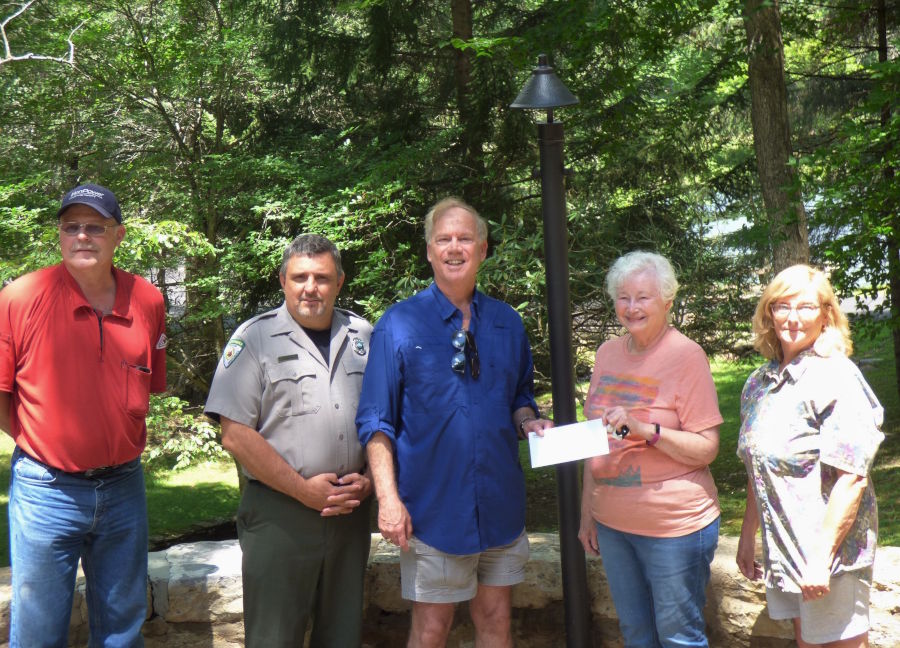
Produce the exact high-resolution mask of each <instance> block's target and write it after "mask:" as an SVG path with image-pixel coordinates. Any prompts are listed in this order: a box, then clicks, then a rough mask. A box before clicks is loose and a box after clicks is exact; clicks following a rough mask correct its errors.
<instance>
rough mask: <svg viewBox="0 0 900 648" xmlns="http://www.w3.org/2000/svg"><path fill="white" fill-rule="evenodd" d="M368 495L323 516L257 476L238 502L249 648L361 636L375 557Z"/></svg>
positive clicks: (349, 643) (319, 645)
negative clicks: (350, 508) (351, 507)
mask: <svg viewBox="0 0 900 648" xmlns="http://www.w3.org/2000/svg"><path fill="white" fill-rule="evenodd" d="M371 501H372V498H371V497H369V498H367V499H366V500H365V501H363V502H362V504H360V506H359V508H358V509H356V510H355V511H354V512H353V513H350V514H348V515H339V516H335V517H322V516H321V515H319V512H318V511H314V510H313V509H311V508H308V507H306V506H304V505H303V504H301V503H300V502H298V501H296V500H294V499H292V498H290V497H288V496H286V495H283V494H282V493H279V492H277V491H274V490H272V489H270V488H269V487H267V486H265V485H264V484H262V483H260V482H258V481H254V480H251V481H250V482H248V483H247V486H246V487H245V488H244V493H243V496H242V497H241V503H240V506H239V507H238V516H237V529H238V539H239V540H240V543H241V551H242V553H243V558H242V563H241V566H242V572H243V574H242V578H243V586H244V632H245V645H246V646H247V648H281V647H284V648H300V647H302V646H303V639H304V635H305V634H306V627H307V625H308V623H309V622H310V621H311V622H312V635H311V637H310V643H309V645H310V646H311V647H312V648H353V647H357V646H360V645H361V643H362V606H363V579H364V577H365V571H366V562H367V560H368V557H369V545H370V541H369V539H370V534H369V509H370V506H371Z"/></svg>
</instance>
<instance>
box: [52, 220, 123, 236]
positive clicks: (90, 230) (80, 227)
mask: <svg viewBox="0 0 900 648" xmlns="http://www.w3.org/2000/svg"><path fill="white" fill-rule="evenodd" d="M118 226H119V225H118V223H117V224H115V225H98V224H96V223H75V222H68V221H67V222H64V223H60V224H59V231H60V232H62V233H63V234H65V235H66V236H78V235H79V234H80V233H81V232H84V233H85V234H87V235H88V236H94V237H96V236H103V235H104V234H106V230H109V229H113V228H115V227H118Z"/></svg>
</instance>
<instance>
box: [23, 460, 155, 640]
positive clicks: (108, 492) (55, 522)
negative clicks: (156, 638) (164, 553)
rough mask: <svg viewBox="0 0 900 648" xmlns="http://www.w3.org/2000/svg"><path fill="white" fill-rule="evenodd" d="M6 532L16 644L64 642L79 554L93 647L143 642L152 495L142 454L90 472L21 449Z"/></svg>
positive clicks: (70, 613)
mask: <svg viewBox="0 0 900 648" xmlns="http://www.w3.org/2000/svg"><path fill="white" fill-rule="evenodd" d="M9 535H10V561H11V565H12V591H13V597H12V604H11V606H10V641H9V645H10V648H18V647H21V648H38V647H41V646H47V647H51V646H53V647H64V646H66V645H68V641H67V637H68V633H69V620H70V618H71V615H72V599H73V596H74V590H75V577H76V571H77V569H78V559H79V558H81V564H82V569H83V570H84V575H85V582H86V590H85V596H86V598H87V606H88V622H89V626H90V644H89V645H90V646H91V648H95V647H100V646H102V647H103V648H125V647H129V648H130V647H133V646H143V645H144V641H143V637H142V636H141V626H142V625H143V623H144V619H145V617H146V615H147V501H146V498H145V495H144V473H143V470H142V468H141V462H140V459H135V460H134V461H131V462H129V463H127V464H124V465H123V466H121V467H120V468H118V469H116V470H115V471H113V472H112V473H110V474H108V475H104V476H102V477H96V478H85V477H79V476H75V475H71V474H68V473H65V472H63V471H61V470H57V469H55V468H50V467H48V466H45V465H43V464H41V463H39V462H37V461H35V460H34V459H32V458H31V457H29V456H28V455H26V454H25V453H23V452H22V451H21V450H19V449H18V448H16V450H15V452H14V453H13V458H12V470H11V478H10V488H9Z"/></svg>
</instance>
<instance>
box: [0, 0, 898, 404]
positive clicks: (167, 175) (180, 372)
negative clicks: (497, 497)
mask: <svg viewBox="0 0 900 648" xmlns="http://www.w3.org/2000/svg"><path fill="white" fill-rule="evenodd" d="M457 6H458V8H462V9H468V10H469V11H470V16H469V17H470V18H471V25H472V37H471V38H467V37H463V36H461V35H460V33H458V32H459V30H457V31H454V29H455V27H460V26H459V25H456V26H454V24H453V21H452V15H451V12H449V11H448V8H447V6H446V5H445V4H443V3H439V2H431V1H428V2H419V3H413V4H410V3H404V2H400V1H399V0H379V1H377V2H374V1H369V0H351V1H349V2H340V3H334V2H326V1H324V0H286V1H285V2H279V3H271V2H269V1H268V0H231V1H226V2H218V3H208V2H205V1H201V0H183V1H181V2H177V3H158V2H152V1H149V0H133V1H128V2H107V1H105V0H92V1H91V2H87V3H81V2H79V3H76V2H72V1H71V0H65V1H61V2H58V3H52V7H51V5H50V4H47V3H38V4H37V5H35V6H34V7H33V8H32V9H31V10H29V11H28V12H26V14H24V15H23V16H21V17H20V18H19V19H17V20H16V21H14V22H13V23H11V24H10V29H9V32H10V35H11V38H12V39H13V44H14V45H16V46H17V47H19V49H20V51H21V50H23V49H26V45H28V47H27V49H42V50H45V51H59V50H60V48H64V47H65V46H66V45H65V37H66V35H68V33H69V32H70V31H71V30H72V28H73V27H75V26H76V25H78V24H79V23H81V21H84V24H83V25H82V27H81V28H80V29H79V30H78V31H77V32H76V34H75V37H74V42H75V46H76V50H75V51H76V65H75V66H74V68H70V67H68V66H63V65H60V64H54V63H49V62H31V63H27V64H20V63H16V64H13V65H10V64H7V65H3V66H0V93H2V97H0V99H2V101H3V105H4V112H3V114H2V118H0V130H2V133H3V137H2V138H0V245H2V247H3V250H4V254H3V255H2V256H0V281H5V280H8V279H10V278H12V277H14V276H17V275H18V274H21V273H22V272H24V271H26V270H28V269H32V268H35V267H39V266H40V265H45V264H46V263H49V262H52V261H53V260H55V259H56V258H57V256H56V251H55V249H54V248H55V234H54V233H53V230H52V228H49V227H46V224H48V223H49V222H51V221H52V214H53V213H54V208H55V207H54V205H55V201H56V200H57V199H58V196H60V195H61V194H62V193H63V191H64V190H65V189H66V188H68V187H69V186H71V185H72V184H73V183H74V182H77V181H87V180H92V181H98V182H101V183H104V184H107V185H108V186H110V187H112V188H113V189H114V190H116V192H117V194H118V195H119V197H120V198H121V200H122V204H123V208H124V210H125V214H126V219H127V220H126V223H127V224H128V227H129V234H128V237H127V238H126V242H125V244H124V245H123V247H122V249H121V251H120V253H119V257H118V261H117V262H118V263H120V264H122V265H123V266H124V267H126V268H128V269H130V270H132V271H135V272H140V273H141V274H144V275H146V276H148V277H151V278H152V279H153V280H154V281H155V282H156V283H157V285H159V286H160V288H161V289H163V291H164V293H165V296H166V298H167V300H168V304H169V317H170V319H169V332H170V338H171V342H170V349H169V355H170V360H171V367H170V376H171V380H170V383H171V385H172V388H173V391H174V392H175V393H176V394H177V395H178V396H180V397H182V398H185V399H186V400H188V401H189V402H191V403H197V402H200V401H202V400H203V399H204V398H205V394H206V390H207V388H208V383H209V380H210V377H211V375H212V372H213V368H214V365H215V361H216V358H217V357H218V355H219V353H220V351H221V347H222V345H223V344H224V342H225V340H226V339H227V337H228V334H229V333H230V332H231V330H233V329H234V328H235V327H236V326H237V325H238V323H240V322H241V321H242V320H244V319H246V318H248V317H250V316H252V315H254V314H256V313H259V312H261V311H263V310H265V309H268V308H271V307H273V306H275V305H276V304H278V303H279V301H280V299H281V296H280V293H279V290H278V281H277V276H276V269H277V267H278V265H279V262H280V256H281V251H282V249H283V247H284V246H285V244H286V243H287V242H288V241H290V240H291V239H292V238H293V237H294V236H296V235H297V234H299V233H301V232H317V233H320V234H324V235H325V236H328V237H329V238H331V239H332V240H334V241H335V242H336V243H337V244H338V245H339V246H340V247H341V249H342V251H343V255H344V260H345V268H346V270H347V276H348V281H347V283H346V285H345V287H344V290H343V294H342V295H341V299H340V305H342V306H345V307H348V308H351V309H353V310H355V311H357V312H360V314H362V315H365V316H367V317H369V318H370V319H375V318H377V317H378V316H379V315H380V314H381V313H382V312H384V310H385V309H386V308H387V307H388V306H389V305H390V304H392V303H394V302H395V301H396V300H398V299H401V298H403V297H406V296H408V295H410V294H412V293H413V292H414V291H416V290H418V289H420V288H421V287H423V286H424V285H427V283H428V281H429V279H430V268H429V267H428V264H427V262H426V259H425V254H424V250H425V246H424V242H423V241H422V226H421V220H422V217H423V216H424V214H425V212H426V211H427V209H428V207H429V205H430V204H432V203H433V202H435V201H436V200H437V199H439V198H441V197H443V196H446V195H448V194H453V195H460V196H461V197H462V198H464V199H466V200H468V201H470V202H471V203H472V204H474V205H475V206H476V207H477V208H478V209H479V210H480V211H481V212H482V214H483V215H484V216H486V217H487V218H488V219H489V220H490V221H491V224H492V228H491V229H492V231H491V239H490V243H491V245H490V252H489V254H490V257H489V260H488V262H487V263H486V264H485V266H484V268H483V271H482V274H481V277H480V285H481V287H482V288H484V289H485V290H487V291H488V292H489V293H491V294H492V295H494V296H496V297H499V298H501V299H504V300H506V301H507V302H509V303H511V304H513V305H515V306H516V307H518V308H519V310H520V312H521V313H522V315H523V317H524V319H525V323H526V326H527V328H528V331H529V333H530V335H531V337H532V340H533V342H534V346H535V358H536V361H537V369H538V375H539V377H540V378H541V379H542V380H544V381H545V380H546V378H547V374H548V367H549V363H548V352H549V351H548V346H547V330H546V326H547V321H546V314H545V310H546V308H545V303H546V300H545V294H544V291H545V286H544V265H543V235H542V224H541V207H540V199H539V198H540V189H539V184H538V183H537V182H536V181H535V180H534V179H533V178H532V169H533V168H534V167H535V166H536V165H537V164H538V150H537V146H536V140H535V127H534V123H533V122H534V120H535V118H537V119H542V118H543V115H535V114H532V113H531V112H529V111H514V110H511V109H510V108H509V107H508V106H509V103H510V101H512V99H513V98H514V97H515V96H516V94H517V92H518V90H519V88H520V87H521V86H522V84H523V83H524V82H525V81H526V80H527V78H528V74H529V73H530V69H531V67H532V66H533V65H534V63H535V61H536V60H537V54H538V53H540V52H546V53H549V54H550V56H551V59H552V62H553V63H554V65H555V66H556V69H557V72H558V74H559V76H560V78H561V79H562V80H563V81H564V82H565V83H566V84H567V85H568V87H569V88H570V89H571V90H572V91H573V92H574V93H575V95H576V96H577V97H578V98H579V100H580V103H579V104H578V105H577V106H572V107H568V108H566V109H564V110H558V111H556V115H555V118H556V119H557V120H559V119H563V120H564V122H565V127H566V149H565V150H566V166H567V167H568V168H569V169H570V171H571V175H568V176H567V184H568V191H567V194H566V196H567V200H568V226H569V237H570V278H571V281H570V293H571V299H572V312H573V316H574V326H575V330H574V341H575V344H576V346H577V349H576V357H578V358H583V359H585V360H579V366H578V367H577V371H578V373H579V375H583V374H584V373H585V372H586V371H587V370H589V366H588V362H589V360H587V359H588V358H590V355H591V351H592V350H593V349H594V348H595V347H596V345H597V344H598V343H599V342H601V341H602V340H604V339H606V338H607V337H608V336H609V335H611V334H613V333H615V332H616V331H617V330H618V325H617V322H616V320H615V317H614V315H613V313H612V310H611V307H610V303H609V300H608V298H607V297H606V296H605V294H604V293H605V291H604V288H603V284H604V275H605V271H606V269H607V268H608V267H609V265H610V263H611V262H612V261H613V260H614V259H615V258H616V257H617V256H619V255H620V254H622V253H623V252H627V251H629V250H632V249H637V248H645V249H654V250H658V251H660V252H663V253H664V254H667V255H669V256H670V258H671V259H672V260H673V262H674V263H675V266H676V268H677V269H678V273H679V280H680V283H681V285H682V289H681V292H680V295H679V299H678V301H677V303H676V307H675V311H674V314H675V318H676V321H677V323H678V325H679V327H680V328H682V329H683V330H684V331H685V332H686V333H687V334H689V335H690V336H691V337H693V338H695V339H697V340H698V341H699V342H700V343H701V344H703V345H704V347H705V348H706V349H707V350H709V351H712V352H718V351H727V350H732V349H733V348H734V347H735V345H736V344H738V345H739V344H742V339H743V336H744V335H745V331H746V321H747V320H748V319H749V312H750V309H751V308H752V305H753V298H754V293H755V292H756V291H758V290H759V288H760V284H761V283H762V282H763V281H764V279H765V275H766V272H767V264H768V258H767V256H768V254H769V249H770V247H771V240H770V236H769V230H768V224H767V223H766V221H765V218H764V216H763V214H764V210H763V209H762V208H761V204H760V199H759V195H758V187H757V180H756V171H755V164H754V151H753V149H752V138H751V137H750V128H749V123H748V116H749V113H748V101H749V95H748V89H747V86H746V52H745V43H744V30H743V24H742V21H741V17H740V10H741V6H742V5H741V3H739V2H736V1H734V0H688V1H684V2H676V3H673V2H671V1H664V0H651V1H650V2H633V1H628V2H615V3H610V2H592V1H588V0H574V1H572V2H555V1H550V2H543V1H539V0H535V1H529V2H525V3H458V5H457ZM863 8H864V7H863ZM782 12H783V16H782V18H783V25H784V30H785V51H786V55H787V57H788V66H787V67H788V71H789V74H790V75H791V76H790V78H789V81H791V102H792V103H791V108H792V114H796V115H797V120H796V122H797V123H796V131H795V132H796V133H797V139H798V141H799V142H800V144H799V147H798V148H799V149H800V151H801V152H802V156H798V161H797V163H798V169H799V170H800V173H801V176H802V178H803V181H804V188H805V193H806V195H807V196H808V197H810V198H811V199H810V210H809V211H810V218H811V223H812V227H813V233H814V243H816V246H815V248H814V249H815V253H816V257H817V259H818V260H820V261H825V262H827V263H828V264H829V265H830V266H832V267H833V268H834V272H835V274H834V276H835V280H836V282H837V284H838V285H839V287H841V288H842V290H844V291H845V292H850V291H855V292H856V294H858V295H859V296H860V297H861V298H862V297H866V296H868V295H870V294H871V293H872V292H875V291H878V290H879V289H882V288H883V287H884V286H885V270H884V266H885V264H884V263H883V259H884V256H885V252H884V250H885V241H886V240H887V238H888V237H890V236H894V233H895V232H896V229H897V225H896V223H895V222H894V220H895V219H896V214H897V213H900V210H898V209H897V193H896V191H897V190H896V188H895V187H894V186H893V185H896V184H897V183H891V182H890V181H889V179H888V178H887V177H886V176H884V175H883V174H882V170H883V169H884V168H885V167H886V166H889V165H891V164H894V165H895V164H896V150H897V147H896V146H895V145H894V144H892V143H896V141H897V120H896V110H894V112H893V114H894V117H893V118H892V120H889V122H888V123H886V124H885V125H884V126H878V125H877V122H878V119H877V111H878V110H879V106H881V105H882V104H883V103H884V102H890V101H891V100H892V98H895V97H896V96H897V92H896V87H897V82H896V58H894V59H892V60H890V61H888V63H886V64H883V65H879V64H877V62H876V61H875V60H874V58H873V56H874V55H873V54H872V53H871V52H872V50H871V48H866V47H860V45H866V44H871V43H872V36H873V33H874V32H873V25H872V20H871V14H869V13H866V12H864V11H857V10H854V9H853V8H852V7H823V6H811V5H808V4H802V3H801V4H800V5H785V6H782ZM896 33H897V31H896V24H895V22H893V21H892V22H890V23H889V36H890V38H891V39H894V40H895V39H896ZM891 42H893V40H892V41H891ZM31 46H33V47H31ZM462 70H465V74H463V72H462ZM721 221H736V222H738V223H741V222H743V223H746V226H744V227H742V228H738V229H737V230H736V231H734V232H731V233H729V234H725V235H716V234H715V231H716V230H717V227H716V226H717V224H718V223H720V222H721Z"/></svg>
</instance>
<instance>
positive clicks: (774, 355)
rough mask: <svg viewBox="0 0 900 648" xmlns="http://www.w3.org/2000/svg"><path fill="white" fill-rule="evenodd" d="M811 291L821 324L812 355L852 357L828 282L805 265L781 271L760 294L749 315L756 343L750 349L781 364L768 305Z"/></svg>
mask: <svg viewBox="0 0 900 648" xmlns="http://www.w3.org/2000/svg"><path fill="white" fill-rule="evenodd" d="M807 288H813V289H815V291H816V294H817V295H818V298H819V304H818V306H819V308H820V309H821V317H822V319H823V320H824V322H825V325H824V327H823V328H822V332H821V333H820V334H819V336H818V337H817V338H816V340H815V342H814V343H813V348H814V349H815V350H816V353H818V354H819V355H822V356H829V355H832V354H833V353H840V354H843V355H845V356H849V355H850V354H851V353H853V342H852V341H851V340H850V324H849V323H848V322H847V316H846V315H844V313H842V312H841V307H840V304H839V303H838V300H837V297H836V296H835V294H834V289H833V288H832V287H831V282H829V281H828V277H826V276H825V273H824V272H822V271H821V270H818V269H816V268H813V267H811V266H808V265H804V264H798V265H793V266H791V267H789V268H785V269H784V270H782V271H781V272H779V273H778V274H777V275H775V278H774V279H772V281H770V282H769V285H768V286H766V288H765V290H763V294H762V297H760V298H759V303H758V304H757V305H756V312H754V313H753V333H754V334H755V336H756V339H755V340H754V341H753V346H754V348H755V349H756V350H757V351H759V352H760V353H761V354H762V355H763V356H764V357H766V358H768V359H770V360H778V361H781V360H783V359H784V354H783V352H782V349H781V343H780V342H779V341H778V334H777V333H776V332H775V322H774V321H773V319H772V304H774V303H775V302H776V301H778V300H779V299H781V298H782V297H785V296H788V295H796V294H797V293H799V292H801V291H803V290H806V289H807Z"/></svg>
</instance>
